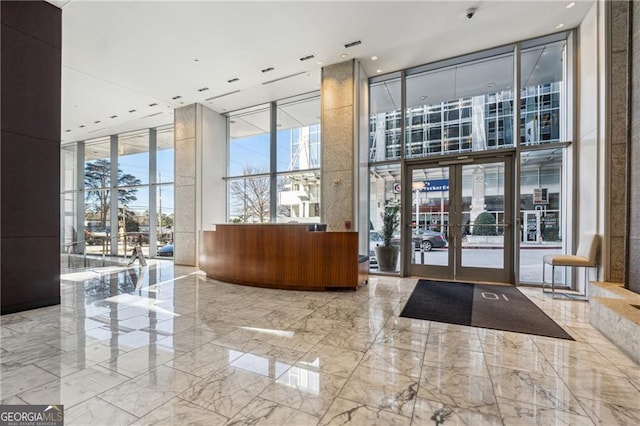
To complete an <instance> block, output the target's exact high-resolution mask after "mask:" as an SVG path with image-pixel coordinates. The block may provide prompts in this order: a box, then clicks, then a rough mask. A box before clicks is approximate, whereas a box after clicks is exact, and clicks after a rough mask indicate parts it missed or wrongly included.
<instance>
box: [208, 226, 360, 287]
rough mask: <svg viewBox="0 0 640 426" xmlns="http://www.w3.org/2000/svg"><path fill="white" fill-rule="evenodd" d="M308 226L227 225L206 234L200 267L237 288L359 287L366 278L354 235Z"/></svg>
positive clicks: (352, 233) (217, 227) (356, 237)
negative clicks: (316, 230) (246, 286)
mask: <svg viewBox="0 0 640 426" xmlns="http://www.w3.org/2000/svg"><path fill="white" fill-rule="evenodd" d="M308 228H309V225H308V224H304V225H302V224H289V225H281V224H261V225H253V224H238V225H235V224H224V225H216V229H215V231H203V235H202V245H201V247H202V249H201V253H200V269H202V270H203V271H204V272H206V274H207V276H209V277H211V278H214V279H217V280H220V281H226V282H231V283H236V284H244V285H251V286H256V287H270V288H280V289H291V290H325V289H327V288H333V287H343V288H344V287H347V288H353V289H355V288H356V287H357V286H358V284H359V283H361V282H364V281H366V280H367V273H368V269H369V263H368V262H358V234H357V233H356V232H313V231H309V230H308Z"/></svg>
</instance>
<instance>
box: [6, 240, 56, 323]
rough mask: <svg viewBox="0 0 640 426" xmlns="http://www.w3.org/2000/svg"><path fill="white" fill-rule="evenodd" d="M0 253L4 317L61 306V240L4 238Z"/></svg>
mask: <svg viewBox="0 0 640 426" xmlns="http://www.w3.org/2000/svg"><path fill="white" fill-rule="evenodd" d="M0 250H2V266H1V270H2V314H3V315H4V314H9V313H12V312H20V311H24V310H27V309H34V308H40V307H42V306H49V305H57V304H59V303H60V238H58V237H53V238H4V237H3V238H2V246H1V247H0ZM56 271H57V273H56Z"/></svg>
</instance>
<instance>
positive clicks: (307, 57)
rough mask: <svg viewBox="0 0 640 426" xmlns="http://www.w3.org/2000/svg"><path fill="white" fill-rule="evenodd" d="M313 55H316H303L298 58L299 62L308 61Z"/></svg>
mask: <svg viewBox="0 0 640 426" xmlns="http://www.w3.org/2000/svg"><path fill="white" fill-rule="evenodd" d="M315 57H316V55H309V56H303V57H302V58H300V62H304V61H308V60H309V59H313V58H315Z"/></svg>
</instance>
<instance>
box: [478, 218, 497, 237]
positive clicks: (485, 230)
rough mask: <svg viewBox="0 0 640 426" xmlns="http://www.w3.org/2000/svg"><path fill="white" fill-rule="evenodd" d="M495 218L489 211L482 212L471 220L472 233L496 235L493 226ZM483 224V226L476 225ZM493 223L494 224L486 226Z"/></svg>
mask: <svg viewBox="0 0 640 426" xmlns="http://www.w3.org/2000/svg"><path fill="white" fill-rule="evenodd" d="M495 224H496V218H495V216H494V215H492V214H491V213H489V212H482V213H480V214H479V215H478V217H476V220H474V221H473V225H474V226H473V235H498V231H497V228H496V226H495ZM477 225H485V226H477ZM486 225H494V226H486Z"/></svg>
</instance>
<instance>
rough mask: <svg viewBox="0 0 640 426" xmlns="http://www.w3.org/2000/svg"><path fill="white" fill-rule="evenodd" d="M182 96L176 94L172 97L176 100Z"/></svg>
mask: <svg viewBox="0 0 640 426" xmlns="http://www.w3.org/2000/svg"><path fill="white" fill-rule="evenodd" d="M181 97H182V96H180V95H177V96H174V97H173V98H171V99H173V100H174V101H175V100H177V99H180V98H181Z"/></svg>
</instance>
